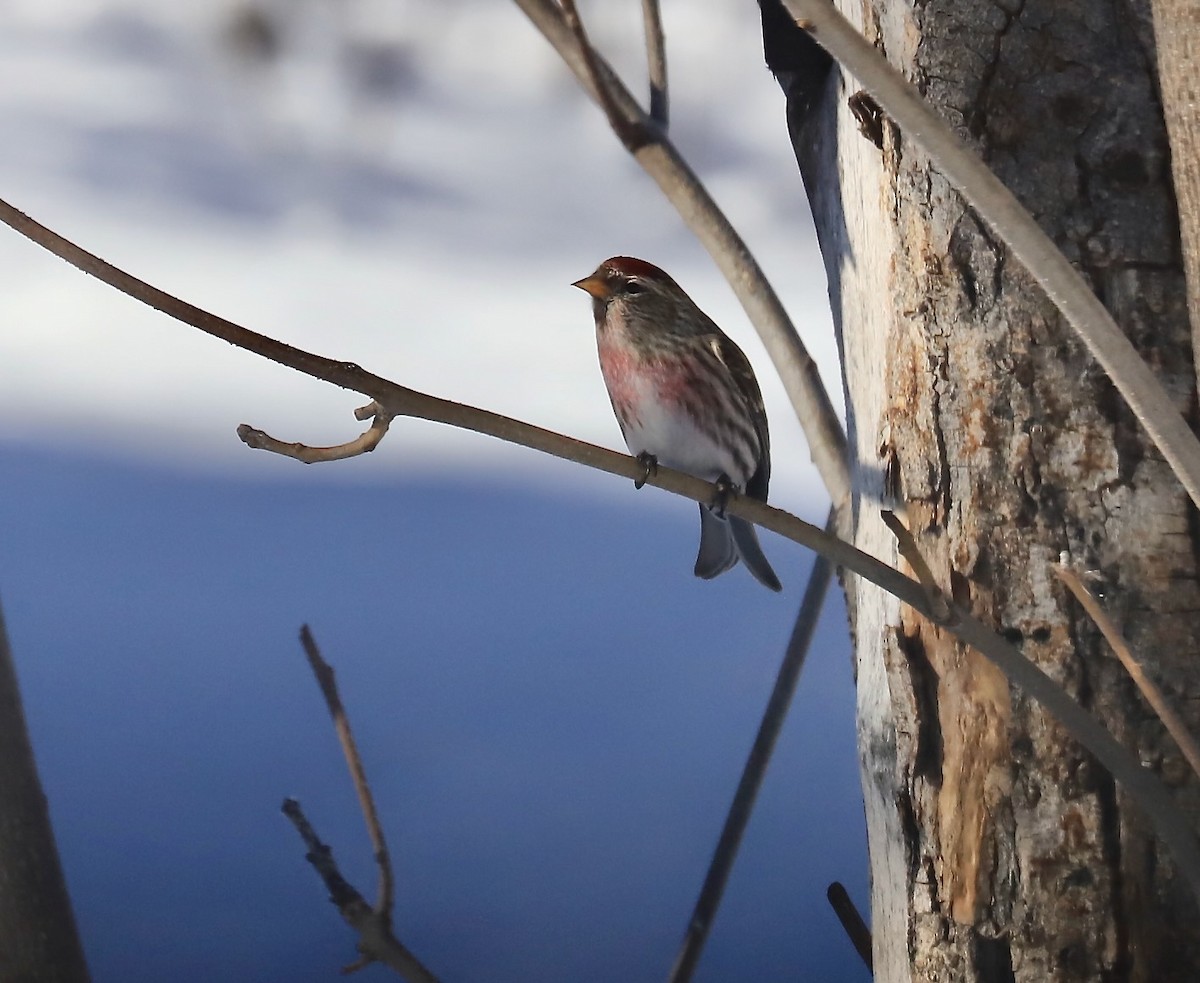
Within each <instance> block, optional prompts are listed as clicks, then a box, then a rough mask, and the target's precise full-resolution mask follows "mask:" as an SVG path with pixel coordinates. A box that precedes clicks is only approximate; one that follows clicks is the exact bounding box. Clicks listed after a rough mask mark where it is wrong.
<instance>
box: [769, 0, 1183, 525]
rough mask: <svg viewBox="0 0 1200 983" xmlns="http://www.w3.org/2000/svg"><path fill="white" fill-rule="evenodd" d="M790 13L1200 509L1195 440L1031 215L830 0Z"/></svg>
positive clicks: (795, 4)
mask: <svg viewBox="0 0 1200 983" xmlns="http://www.w3.org/2000/svg"><path fill="white" fill-rule="evenodd" d="M783 3H784V6H785V7H787V10H788V12H789V13H790V14H791V15H792V16H793V17H794V18H795V19H796V20H797V21H801V20H803V21H805V22H807V24H808V30H809V33H810V34H811V35H812V36H813V37H814V38H815V39H816V40H817V42H818V43H819V44H820V45H821V46H822V47H824V48H825V50H827V51H828V52H829V53H830V54H831V55H833V57H834V58H836V59H837V60H838V61H839V62H841V63H842V65H844V66H845V68H846V69H847V70H848V71H849V72H850V74H852V75H853V76H854V77H855V78H856V79H857V80H858V81H859V82H860V83H861V84H862V86H863V88H865V89H866V90H867V91H868V92H870V93H871V95H873V96H874V97H875V99H876V100H877V101H878V103H879V104H880V106H882V107H883V109H884V110H885V111H886V112H887V114H888V116H889V117H891V119H892V120H893V122H895V123H896V124H897V125H898V126H899V127H900V129H901V131H903V133H904V135H905V137H907V138H908V139H910V140H912V141H913V142H914V143H915V144H917V145H918V146H920V147H921V148H923V149H924V151H925V152H926V153H927V154H928V155H929V157H930V159H931V160H932V161H933V163H934V164H935V165H936V166H937V167H938V169H939V170H940V171H941V172H942V174H944V175H945V177H946V179H947V180H948V181H949V182H950V183H951V184H952V185H953V186H954V187H955V188H956V189H957V190H958V191H959V192H960V193H961V194H962V196H963V197H964V198H965V199H966V200H967V202H968V203H969V204H970V205H971V207H972V208H974V209H975V211H976V212H977V213H978V214H979V217H980V218H982V219H983V220H984V221H985V222H987V224H988V225H990V226H991V227H992V229H993V230H994V231H995V233H996V234H997V235H998V236H999V237H1000V238H1001V239H1002V240H1003V241H1004V243H1005V245H1007V246H1008V248H1009V249H1011V250H1012V253H1013V255H1014V256H1016V257H1017V259H1019V260H1020V261H1021V263H1022V265H1023V266H1024V267H1025V269H1026V270H1028V271H1029V274H1030V275H1031V276H1032V277H1033V278H1034V279H1035V280H1036V281H1037V282H1038V283H1039V284H1041V286H1042V289H1043V290H1044V291H1045V292H1046V296H1048V297H1049V298H1050V300H1051V301H1052V302H1053V303H1054V304H1055V306H1057V307H1058V309H1059V310H1060V311H1061V312H1062V314H1063V316H1064V317H1065V318H1066V320H1067V322H1068V323H1069V324H1070V325H1071V327H1072V328H1073V329H1074V330H1075V333H1076V334H1077V335H1078V336H1079V337H1080V338H1081V339H1082V340H1083V342H1084V344H1086V345H1087V346H1088V349H1089V350H1090V351H1091V353H1092V355H1093V356H1094V357H1095V358H1096V360H1097V361H1098V362H1099V363H1100V364H1101V365H1102V366H1103V367H1104V371H1105V372H1107V373H1108V377H1109V378H1110V379H1111V380H1112V381H1113V384H1114V385H1115V386H1116V387H1117V389H1118V390H1119V391H1120V393H1121V395H1122V396H1123V397H1124V398H1125V402H1126V403H1128V404H1129V408H1130V409H1131V410H1133V412H1134V415H1135V416H1136V417H1137V418H1138V420H1139V421H1141V424H1142V426H1143V427H1145V429H1146V432H1147V433H1148V434H1149V435H1150V439H1151V440H1153V441H1154V443H1155V445H1156V446H1157V447H1158V449H1159V450H1160V451H1161V452H1162V455H1163V457H1165V458H1166V459H1167V462H1168V463H1169V464H1170V465H1171V469H1172V470H1173V471H1174V472H1175V474H1176V475H1177V476H1178V478H1179V480H1180V482H1181V483H1182V484H1183V486H1184V488H1186V489H1187V492H1188V494H1189V495H1190V496H1191V498H1192V501H1193V502H1194V503H1196V505H1197V506H1198V507H1200V440H1197V439H1196V436H1195V434H1193V433H1192V431H1191V429H1190V428H1189V427H1188V425H1187V423H1186V422H1185V421H1184V419H1183V417H1182V416H1181V415H1180V412H1179V410H1178V409H1177V408H1176V407H1175V404H1174V403H1173V402H1172V400H1171V397H1170V396H1169V395H1167V392H1166V390H1165V389H1164V388H1163V387H1162V385H1161V384H1160V383H1159V381H1158V379H1157V378H1156V377H1155V375H1154V373H1153V372H1152V371H1151V370H1150V367H1149V366H1148V365H1147V364H1146V362H1145V360H1144V359H1143V358H1142V357H1141V356H1140V355H1139V354H1138V352H1137V349H1135V348H1134V347H1133V345H1132V344H1131V343H1130V341H1129V339H1128V338H1127V337H1126V336H1125V334H1124V332H1122V331H1121V329H1120V328H1119V327H1118V326H1117V324H1116V322H1115V321H1114V320H1113V319H1112V316H1111V315H1110V314H1109V313H1108V311H1107V310H1106V309H1105V307H1104V305H1103V304H1102V303H1101V302H1100V300H1099V299H1098V298H1097V297H1096V295H1095V294H1094V293H1092V291H1091V289H1090V288H1089V287H1088V285H1087V283H1086V282H1085V281H1084V279H1083V277H1082V276H1081V275H1080V274H1079V271H1078V270H1076V269H1075V267H1073V266H1072V265H1071V263H1070V261H1069V260H1068V259H1067V258H1066V257H1065V256H1064V255H1063V254H1062V252H1061V251H1060V250H1059V249H1058V247H1057V246H1055V245H1054V243H1053V242H1052V241H1051V239H1050V237H1049V236H1047V235H1046V233H1045V232H1043V231H1042V229H1041V227H1040V226H1039V225H1038V224H1037V222H1035V221H1034V219H1033V217H1032V216H1031V215H1030V214H1029V212H1028V211H1026V210H1025V208H1024V207H1022V205H1021V203H1020V202H1019V201H1017V199H1016V197H1015V196H1014V195H1013V193H1012V192H1011V191H1009V190H1008V188H1006V187H1005V186H1004V184H1003V183H1001V181H1000V179H999V178H997V177H996V175H995V174H993V173H992V172H991V170H989V169H988V167H987V165H986V164H984V163H983V161H982V160H980V159H979V157H978V155H976V154H974V153H972V152H971V150H969V149H968V148H967V146H966V145H965V144H964V143H963V142H962V140H960V139H959V138H958V136H957V135H956V134H955V133H954V131H953V130H952V129H951V128H950V126H949V125H948V124H947V123H946V122H945V121H944V120H942V119H941V118H940V117H939V116H937V114H935V113H934V112H933V110H932V109H930V108H929V105H928V104H927V103H926V102H925V100H924V99H922V98H921V96H920V94H919V93H918V92H917V91H916V89H915V88H914V87H913V86H912V85H910V84H909V83H908V82H907V81H905V79H904V77H903V76H902V75H901V74H900V73H899V72H898V71H897V70H896V69H895V68H893V67H892V66H891V65H890V64H888V61H887V59H886V58H884V57H883V56H882V55H881V54H880V53H879V52H878V51H876V50H875V49H874V48H873V47H871V45H869V44H868V43H867V42H866V41H865V40H864V39H863V38H862V36H861V35H860V34H859V33H858V32H857V31H856V30H855V29H854V27H853V26H852V25H851V24H850V23H849V22H848V21H847V20H846V19H845V18H844V17H843V16H842V15H841V14H840V13H839V12H838V11H837V9H836V8H835V7H834V5H833V4H832V3H830V2H829V0H783Z"/></svg>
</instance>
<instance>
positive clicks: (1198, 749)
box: [1050, 564, 1200, 775]
mask: <svg viewBox="0 0 1200 983" xmlns="http://www.w3.org/2000/svg"><path fill="white" fill-rule="evenodd" d="M1050 569H1051V570H1053V571H1054V572H1055V574H1057V575H1058V579H1059V580H1061V581H1062V582H1063V583H1064V584H1066V585H1067V588H1068V589H1069V590H1070V591H1071V593H1072V594H1074V595H1075V599H1076V600H1077V601H1079V603H1080V605H1082V607H1083V609H1084V610H1085V611H1086V612H1087V613H1088V616H1089V617H1090V618H1091V619H1092V620H1093V621H1094V622H1096V627H1097V628H1099V629H1100V631H1101V633H1102V634H1103V635H1104V637H1105V639H1106V640H1107V641H1108V644H1109V645H1110V646H1112V650H1113V651H1114V652H1115V653H1116V654H1117V658H1118V659H1120V660H1121V665H1123V666H1124V667H1125V671H1126V672H1128V673H1129V676H1130V678H1131V679H1133V681H1134V682H1135V683H1136V684H1137V688H1138V689H1140V690H1141V691H1142V696H1144V697H1145V698H1146V702H1147V703H1149V704H1150V708H1151V709H1152V710H1153V711H1154V712H1155V713H1156V714H1158V719H1159V720H1161V721H1162V722H1163V725H1164V726H1165V727H1166V728H1167V733H1168V734H1170V735H1171V737H1172V738H1174V740H1175V743H1176V744H1178V745H1179V750H1180V751H1182V752H1183V756H1184V757H1185V758H1187V762H1188V764H1189V765H1191V766H1192V771H1194V772H1195V773H1196V774H1197V775H1200V746H1198V745H1197V743H1196V739H1195V738H1194V737H1193V736H1192V732H1191V731H1190V730H1188V727H1187V724H1185V723H1184V722H1183V719H1182V718H1181V717H1180V716H1179V714H1177V713H1176V712H1175V710H1174V708H1173V707H1172V706H1171V704H1170V703H1168V702H1167V698H1166V696H1165V695H1164V694H1163V691H1162V690H1160V689H1159V688H1158V685H1157V684H1156V683H1155V682H1154V680H1153V679H1151V678H1150V677H1149V676H1148V675H1147V674H1146V670H1145V669H1144V668H1143V666H1142V664H1141V662H1140V661H1139V660H1138V658H1137V656H1135V655H1134V654H1133V652H1132V650H1131V649H1130V648H1129V643H1128V642H1126V641H1125V637H1124V636H1123V635H1122V634H1121V629H1120V628H1118V627H1117V625H1116V624H1115V623H1114V622H1113V620H1112V618H1110V617H1109V616H1108V615H1107V614H1106V613H1105V611H1104V608H1102V607H1101V606H1100V602H1099V601H1098V600H1096V597H1095V595H1093V594H1092V592H1091V591H1089V590H1088V589H1087V587H1086V585H1085V584H1084V583H1083V581H1082V580H1080V579H1079V575H1078V574H1077V573H1076V572H1075V571H1074V570H1072V569H1071V568H1070V567H1068V566H1065V565H1054V564H1052V565H1051V567H1050Z"/></svg>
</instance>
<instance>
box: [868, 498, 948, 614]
mask: <svg viewBox="0 0 1200 983" xmlns="http://www.w3.org/2000/svg"><path fill="white" fill-rule="evenodd" d="M879 515H880V516H881V517H882V519H883V524H884V525H885V526H887V527H888V529H890V530H891V532H892V535H893V536H895V537H896V546H897V548H898V549H899V550H900V555H901V556H902V557H904V559H905V560H907V561H908V565H909V566H910V567H912V570H913V573H915V574H916V575H917V579H918V580H919V581H920V582H921V586H922V587H924V588H925V594H926V595H927V596H928V598H929V606H930V608H932V609H933V610H934V611H936V612H938V615H937V617H935V618H934V619H933V621H934V623H935V624H939V625H946V624H948V623H949V621H950V619H951V617H952V614H951V611H950V604H949V602H948V601H947V600H946V595H945V594H943V593H942V590H941V588H940V587H938V584H937V581H936V580H935V579H934V577H933V571H932V570H930V569H929V564H928V563H926V562H925V557H923V556H922V555H921V550H920V548H919V547H918V546H917V541H916V540H915V539H914V538H913V534H912V533H911V532H909V530H908V526H906V525H905V524H904V523H903V522H901V521H900V519H899V518H898V517H897V515H896V513H895V512H889V511H888V510H887V509H881V510H880V512H879Z"/></svg>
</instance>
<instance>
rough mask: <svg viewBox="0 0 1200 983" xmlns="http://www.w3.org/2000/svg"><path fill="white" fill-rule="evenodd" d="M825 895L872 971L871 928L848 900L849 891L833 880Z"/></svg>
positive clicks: (852, 942)
mask: <svg viewBox="0 0 1200 983" xmlns="http://www.w3.org/2000/svg"><path fill="white" fill-rule="evenodd" d="M825 897H826V899H828V901H829V905H830V907H832V908H833V912H834V914H835V915H837V917H838V921H839V922H841V923H842V928H843V929H845V930H846V935H848V936H849V937H850V943H851V944H852V945H853V946H854V951H855V952H857V953H858V954H859V956H860V957H861V958H862V961H863V962H864V963H866V964H867V969H868V971H870V972H874V970H875V965H874V959H873V958H872V955H871V930H870V929H869V928H867V923H866V922H865V921H863V916H862V915H860V914H859V913H858V909H857V908H856V907H855V906H854V902H853V901H852V900H850V894H849V892H848V891H847V890H846V888H845V887H843V886H842V884H841V883H839V882H838V881H834V882H833V883H832V884H830V885H829V888H828V889H827V890H826V891H825Z"/></svg>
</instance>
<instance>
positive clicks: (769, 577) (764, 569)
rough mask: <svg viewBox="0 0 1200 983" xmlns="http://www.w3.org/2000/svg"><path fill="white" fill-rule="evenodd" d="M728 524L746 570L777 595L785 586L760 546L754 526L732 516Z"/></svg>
mask: <svg viewBox="0 0 1200 983" xmlns="http://www.w3.org/2000/svg"><path fill="white" fill-rule="evenodd" d="M728 522H729V531H730V532H731V533H732V534H733V543H734V545H735V546H736V547H737V551H738V555H739V556H740V557H741V558H742V562H743V563H744V564H746V569H747V570H749V571H750V572H751V573H752V574H754V579H755V580H757V581H758V582H759V583H760V584H762V585H763V586H764V587H767V588H770V589H771V590H773V591H775V592H776V593H778V592H779V591H781V590H783V585H782V584H781V583H780V582H779V578H778V577H776V576H775V571H774V570H772V569H771V564H770V563H768V562H767V558H766V557H765V556H764V555H763V551H762V547H761V546H759V545H758V532H757V531H756V530H755V528H754V524H753V523H752V522H747V521H746V520H745V519H739V518H738V517H737V516H736V515H731V516H730V517H729V519H728Z"/></svg>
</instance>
